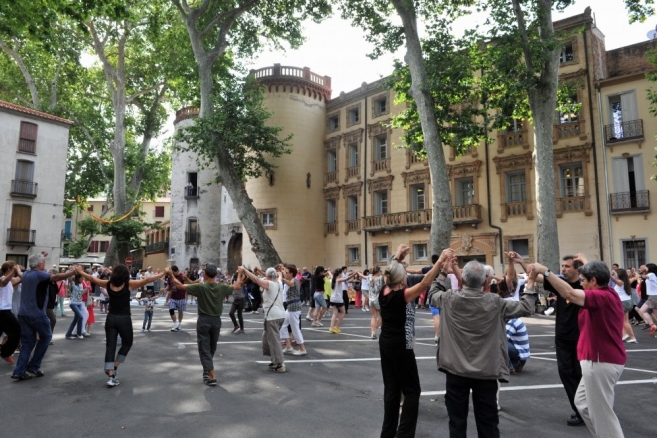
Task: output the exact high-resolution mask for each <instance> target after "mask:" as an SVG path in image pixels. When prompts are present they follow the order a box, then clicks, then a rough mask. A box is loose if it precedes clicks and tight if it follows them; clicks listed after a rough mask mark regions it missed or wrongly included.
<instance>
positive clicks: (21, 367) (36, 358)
mask: <svg viewBox="0 0 657 438" xmlns="http://www.w3.org/2000/svg"><path fill="white" fill-rule="evenodd" d="M18 322H19V323H20V325H21V352H20V355H19V356H18V363H17V364H16V368H14V375H16V376H22V375H23V374H25V372H26V371H27V370H30V371H39V370H40V369H41V361H42V360H43V356H45V355H46V351H47V350H48V344H50V341H51V340H52V331H51V330H50V319H48V317H47V316H46V315H43V316H24V315H19V316H18ZM37 333H38V334H39V341H37ZM35 344H36V345H35ZM33 349H34V354H32V350H33ZM30 355H32V359H30Z"/></svg>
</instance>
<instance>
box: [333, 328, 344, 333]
mask: <svg viewBox="0 0 657 438" xmlns="http://www.w3.org/2000/svg"><path fill="white" fill-rule="evenodd" d="M334 332H335V333H336V334H338V333H342V330H340V327H336V328H335V331H334Z"/></svg>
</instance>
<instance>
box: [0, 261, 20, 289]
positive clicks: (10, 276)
mask: <svg viewBox="0 0 657 438" xmlns="http://www.w3.org/2000/svg"><path fill="white" fill-rule="evenodd" d="M15 278H18V281H20V276H18V275H17V274H16V267H15V266H14V267H13V268H11V269H10V270H9V271H7V274H6V275H5V276H4V277H2V279H1V280H0V287H5V286H7V284H8V283H9V282H11V283H12V284H13V282H14V279H15Z"/></svg>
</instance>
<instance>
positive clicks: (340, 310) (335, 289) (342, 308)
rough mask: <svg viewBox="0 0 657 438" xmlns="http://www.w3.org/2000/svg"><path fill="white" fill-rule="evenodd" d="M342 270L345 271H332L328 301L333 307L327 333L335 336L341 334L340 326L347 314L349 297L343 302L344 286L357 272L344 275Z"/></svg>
mask: <svg viewBox="0 0 657 438" xmlns="http://www.w3.org/2000/svg"><path fill="white" fill-rule="evenodd" d="M344 270H346V268H345V267H343V268H341V269H336V270H335V271H333V278H332V280H331V298H330V299H329V302H330V303H331V307H333V315H331V328H330V329H329V333H333V334H335V335H337V334H340V333H342V330H340V325H341V324H342V320H343V319H344V315H345V314H346V313H347V309H346V307H347V301H349V296H348V295H347V298H346V301H345V293H346V292H345V289H344V288H345V285H346V284H347V282H348V281H349V280H351V279H352V278H354V277H355V276H356V275H357V274H358V273H357V272H352V273H351V274H347V273H346V272H345V273H344V274H341V272H343V271H344Z"/></svg>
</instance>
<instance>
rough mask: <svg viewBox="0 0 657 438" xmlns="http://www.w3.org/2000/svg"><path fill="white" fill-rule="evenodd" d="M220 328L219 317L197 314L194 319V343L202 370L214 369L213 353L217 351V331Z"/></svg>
mask: <svg viewBox="0 0 657 438" xmlns="http://www.w3.org/2000/svg"><path fill="white" fill-rule="evenodd" d="M220 330H221V317H219V316H210V315H204V314H202V313H199V314H198V320H197V321H196V343H197V345H198V356H199V358H200V359H201V366H202V367H203V371H212V370H214V361H213V358H214V353H215V352H216V351H217V342H218V341H219V331H220Z"/></svg>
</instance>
